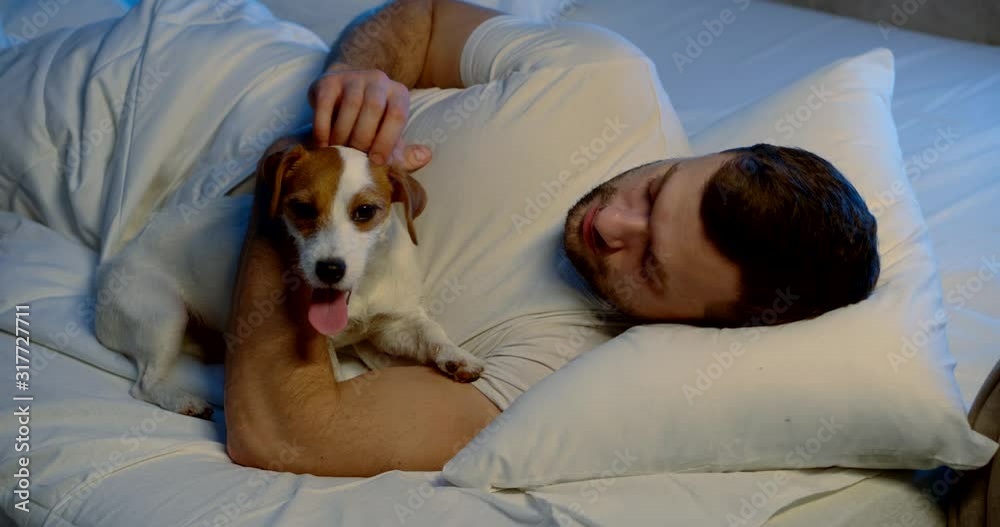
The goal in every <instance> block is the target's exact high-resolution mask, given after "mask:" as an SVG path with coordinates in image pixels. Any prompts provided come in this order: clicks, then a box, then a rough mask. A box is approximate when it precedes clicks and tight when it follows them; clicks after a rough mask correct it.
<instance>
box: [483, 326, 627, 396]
mask: <svg viewBox="0 0 1000 527" xmlns="http://www.w3.org/2000/svg"><path fill="white" fill-rule="evenodd" d="M559 318H560V317H543V318H542V319H541V320H537V321H535V322H533V323H530V324H529V325H528V326H527V327H524V328H519V330H518V333H519V335H518V336H516V337H514V338H512V339H510V340H509V343H507V344H502V345H500V346H497V347H496V348H494V349H493V350H491V351H490V352H489V353H488V354H487V355H486V356H485V357H484V358H485V360H486V368H485V369H484V370H483V373H482V375H481V376H480V377H479V379H477V380H475V381H473V383H472V385H473V386H475V387H476V388H478V389H479V391H480V392H482V393H483V395H485V396H486V398H487V399H489V400H490V401H492V402H493V404H495V405H497V407H498V408H500V410H506V409H507V407H509V406H510V405H511V403H513V402H514V400H515V399H517V398H518V397H520V396H521V394H523V393H524V392H525V391H527V390H528V388H530V387H532V386H533V385H535V384H537V383H538V382H539V381H541V380H542V379H544V378H545V377H547V376H548V375H549V374H551V373H552V372H554V371H556V370H558V369H559V368H562V367H563V366H565V365H566V364H567V363H569V362H570V361H571V360H573V359H574V358H576V357H577V356H579V355H581V354H583V353H585V352H587V351H590V350H591V349H593V348H596V347H598V346H600V345H601V344H604V343H605V342H607V341H608V340H610V339H611V338H612V337H613V336H614V335H615V334H617V333H618V332H620V331H622V330H623V329H624V326H623V327H621V328H618V329H617V330H616V329H615V328H614V327H609V326H601V325H598V324H596V323H594V324H589V323H588V324H581V323H580V322H579V319H575V320H558V319H559Z"/></svg>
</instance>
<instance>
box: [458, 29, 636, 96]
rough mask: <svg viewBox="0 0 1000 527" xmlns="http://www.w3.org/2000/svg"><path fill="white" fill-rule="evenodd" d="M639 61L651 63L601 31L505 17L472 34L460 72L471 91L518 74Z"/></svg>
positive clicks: (615, 36)
mask: <svg viewBox="0 0 1000 527" xmlns="http://www.w3.org/2000/svg"><path fill="white" fill-rule="evenodd" d="M635 59H639V60H645V61H648V60H649V59H648V58H646V56H645V54H643V53H642V51H640V50H639V48H637V47H635V45H633V44H632V43H631V42H629V41H628V40H626V39H625V38H624V37H622V36H621V35H618V34H617V33H614V32H612V31H609V30H607V29H604V28H601V27H599V26H594V25H590V24H583V23H571V22H564V23H559V24H548V23H541V22H534V21H531V20H526V19H523V18H519V17H516V16H511V15H502V16H497V17H494V18H491V19H488V20H486V21H485V22H483V23H482V24H480V25H479V27H477V28H476V29H475V30H473V32H472V34H471V35H469V38H468V40H467V41H466V43H465V48H464V49H463V50H462V58H461V65H460V68H461V70H460V71H461V76H462V82H463V83H464V84H465V85H466V86H473V85H476V84H485V83H488V82H491V81H495V80H498V79H502V78H504V77H507V76H509V75H511V74H514V73H528V72H532V71H536V70H539V69H547V68H562V69H565V68H572V67H577V66H581V65H584V64H594V63H601V62H611V61H618V60H635Z"/></svg>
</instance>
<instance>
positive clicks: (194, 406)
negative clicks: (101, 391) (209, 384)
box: [129, 383, 215, 420]
mask: <svg viewBox="0 0 1000 527" xmlns="http://www.w3.org/2000/svg"><path fill="white" fill-rule="evenodd" d="M129 393H130V394H131V395H132V397H134V398H136V399H139V400H141V401H146V402H149V403H153V404H155V405H157V406H159V407H160V408H163V409H164V410H168V411H171V412H174V413H178V414H181V415H188V416H191V417H199V418H201V419H207V420H211V419H212V415H213V414H214V413H215V410H214V409H213V408H212V405H210V404H208V401H206V400H204V399H202V398H201V397H198V396H195V395H191V394H190V393H188V392H186V391H184V390H182V389H180V388H174V387H172V386H166V385H165V384H163V383H159V384H157V385H155V386H154V387H153V388H151V389H146V390H143V389H141V388H139V385H138V384H136V385H133V386H132V389H131V390H129Z"/></svg>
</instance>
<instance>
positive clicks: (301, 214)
mask: <svg viewBox="0 0 1000 527" xmlns="http://www.w3.org/2000/svg"><path fill="white" fill-rule="evenodd" d="M261 167H262V168H261V169H260V170H259V174H258V177H262V178H263V181H265V182H269V183H265V188H267V189H268V191H269V194H268V195H267V196H266V197H267V198H268V199H267V202H268V203H269V207H268V217H269V218H271V219H276V218H278V217H279V216H281V215H283V216H284V217H285V219H287V220H288V222H289V223H290V224H291V225H292V226H293V227H294V228H295V229H296V230H297V231H299V233H300V234H301V235H302V236H304V237H309V236H310V235H312V234H313V233H315V232H316V230H318V229H319V228H320V226H322V225H323V224H324V223H326V222H327V221H328V218H327V216H328V215H329V214H330V210H331V209H332V206H331V205H332V203H333V199H334V196H335V195H336V192H337V185H338V184H339V183H340V176H341V174H342V172H343V169H344V161H343V159H342V158H341V157H340V153H339V152H338V151H337V149H335V148H322V149H318V150H308V149H306V148H305V147H304V146H302V145H294V146H291V147H289V148H287V149H285V150H279V151H277V152H274V153H272V154H271V155H270V156H268V157H266V158H265V159H264V160H262V161H261ZM262 197H264V196H262ZM262 201H263V200H262Z"/></svg>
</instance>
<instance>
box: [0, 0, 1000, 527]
mask: <svg viewBox="0 0 1000 527" xmlns="http://www.w3.org/2000/svg"><path fill="white" fill-rule="evenodd" d="M95 4H96V2H95ZM111 4H113V3H108V2H105V3H104V5H106V6H107V5H111ZM24 5H25V6H28V8H27V9H25V10H23V15H25V16H28V17H29V18H28V20H30V17H31V16H32V15H33V13H34V12H36V11H37V10H38V9H39V8H38V7H37V6H36V5H35V3H34V2H25V3H24ZM39 5H40V4H39ZM60 5H61V4H60ZM71 5H77V4H75V3H71ZM227 5H228V4H227ZM742 5H747V8H746V9H745V10H740V9H739V7H740V6H742ZM3 6H4V4H3V2H0V13H2V12H3V10H2V8H3ZM113 7H114V6H113V5H111V7H110V8H108V9H105V10H94V11H93V13H100V15H96V14H94V15H92V16H107V13H109V12H112V13H113V9H112V8H113ZM572 7H573V9H571V10H564V11H563V12H566V13H568V18H569V19H570V20H580V21H588V22H594V23H598V24H601V25H605V26H607V27H610V28H611V29H613V30H616V31H618V32H620V33H622V34H623V35H625V36H626V37H628V38H629V39H631V40H632V41H633V42H635V43H636V44H638V45H639V46H640V47H641V48H642V49H643V50H645V51H646V52H647V53H648V54H649V55H650V57H652V58H653V59H654V61H655V62H656V63H657V65H658V71H659V73H660V75H661V78H662V80H663V84H664V86H665V87H666V88H667V90H668V92H669V93H670V95H671V98H672V100H673V102H674V104H675V106H676V108H677V109H678V111H679V113H680V116H681V118H682V121H683V122H684V125H685V127H686V128H687V130H688V131H689V133H691V134H692V135H693V144H694V145H695V146H696V147H697V146H698V144H699V143H698V132H699V131H701V130H704V129H705V128H706V127H707V126H709V125H711V124H712V123H713V122H715V121H717V120H718V119H720V118H721V117H723V116H724V115H726V114H727V113H729V112H731V111H733V110H735V109H737V108H740V107H742V106H745V105H747V104H750V103H752V102H753V101H755V100H757V99H759V98H761V97H763V96H765V95H767V94H769V93H771V92H773V91H775V90H776V89H778V88H780V87H782V86H784V85H786V84H788V83H790V82H791V81H794V80H796V79H797V78H799V77H801V76H803V75H805V74H807V73H809V72H811V71H813V70H815V69H816V68H818V67H821V66H823V65H825V64H827V63H829V62H832V61H833V60H835V59H838V58H841V57H844V56H848V55H852V54H858V53H861V52H863V51H866V50H868V49H870V48H873V47H878V46H886V47H889V48H891V49H893V51H894V52H895V54H896V59H897V60H896V65H897V69H898V75H897V82H896V97H895V100H894V106H893V108H894V114H895V117H896V121H897V124H898V126H899V131H900V141H901V143H902V149H903V152H904V155H905V158H906V160H907V161H908V162H909V163H910V164H909V165H908V166H909V168H910V170H911V171H912V172H911V179H912V181H913V184H914V187H915V189H916V191H917V194H918V197H919V199H920V201H921V204H922V206H923V207H924V212H925V214H926V215H927V217H928V223H929V225H930V229H931V235H932V238H933V240H934V242H935V246H936V249H937V256H938V259H939V264H940V269H941V277H942V281H943V285H944V290H945V294H946V296H945V299H946V303H947V307H948V312H949V316H950V317H951V322H950V325H949V328H948V336H949V344H950V346H951V349H952V352H953V354H954V355H955V357H956V359H957V361H958V366H957V367H956V377H957V380H958V382H959V385H960V388H961V391H962V394H963V397H964V398H965V400H966V402H967V403H969V402H971V400H972V399H973V398H974V397H975V394H976V392H977V390H978V388H979V385H981V384H982V382H983V380H984V378H985V376H986V374H987V373H988V371H989V369H990V367H991V366H992V365H993V363H994V362H996V361H997V360H998V359H1000V346H998V345H997V343H998V342H1000V285H998V282H1000V281H998V280H994V279H990V280H984V279H979V280H978V281H976V280H974V278H975V277H976V276H977V273H979V272H980V271H981V270H982V269H983V268H984V267H986V268H988V264H987V263H984V260H983V258H986V262H991V261H992V260H990V259H991V258H994V257H996V256H998V255H1000V234H998V233H1000V212H998V211H996V210H995V209H994V208H992V207H991V206H990V204H991V203H994V202H996V200H997V198H998V197H1000V196H998V194H1000V185H998V183H997V182H998V181H1000V175H998V174H997V173H996V171H995V169H994V167H996V166H1000V148H998V147H1000V126H998V125H997V124H996V123H997V122H998V120H997V117H998V115H997V112H998V108H1000V90H998V89H997V87H998V86H997V85H998V83H1000V53H998V51H997V50H996V49H995V48H990V47H985V46H978V45H973V44H967V43H961V42H956V41H951V40H945V39H940V38H936V37H930V36H926V35H919V34H914V33H909V32H906V31H905V30H902V29H900V30H895V29H893V30H892V31H890V32H889V33H888V34H885V33H884V32H883V31H881V30H880V29H879V27H877V26H875V25H871V24H866V23H862V22H857V21H852V20H847V19H842V18H836V17H833V16H830V15H826V14H820V13H815V12H810V11H806V10H800V9H796V8H790V7H787V6H783V5H777V4H770V3H765V2H753V3H748V2H746V1H735V0H734V1H730V0H718V1H709V2H701V1H696V0H675V1H667V2H663V1H658V0H633V1H631V2H628V3H624V2H611V1H609V0H588V1H586V2H575V3H573V5H572ZM726 8H729V9H732V10H734V11H735V12H736V18H735V20H734V21H733V22H732V23H731V24H728V25H724V26H723V30H722V32H721V33H719V34H718V35H717V36H712V38H711V41H710V42H709V43H708V44H707V45H704V46H702V45H701V44H698V43H697V40H695V41H694V42H695V44H697V45H698V46H701V47H702V49H701V51H700V52H697V49H696V48H695V47H692V53H690V54H691V55H695V54H697V57H695V58H693V59H691V62H690V63H686V61H684V60H681V61H680V62H678V59H677V58H676V57H675V55H674V54H675V53H682V54H684V53H688V50H687V49H686V48H687V47H688V46H689V42H688V40H687V39H688V37H691V38H692V39H697V38H698V33H699V32H700V31H702V30H704V29H705V25H704V23H705V21H710V20H714V19H715V18H718V17H719V13H720V12H721V10H722V9H726ZM77 11H78V10H77V8H75V7H74V8H73V9H72V10H71V9H69V8H66V9H63V10H62V11H60V12H59V13H58V14H56V15H55V16H54V17H53V18H52V20H53V21H52V22H49V26H48V27H47V28H48V29H52V27H54V26H56V25H72V22H73V20H72V19H73V18H74V17H80V18H76V20H77V21H78V22H83V21H87V20H83V19H82V17H85V16H87V13H84V12H79V13H78V12H77ZM651 15H655V16H651ZM21 16H22V14H21V13H19V14H18V15H17V16H16V17H14V18H6V19H5V20H4V27H5V28H6V29H8V33H10V31H9V28H10V27H15V28H18V29H19V28H20V23H21V22H20V21H21ZM57 17H59V19H58V22H57V21H56V19H57ZM66 17H69V18H70V19H71V20H66V19H65V18H66ZM95 19H96V18H95ZM91 20H94V19H91ZM42 29H46V28H42ZM884 35H885V36H884ZM702 41H703V42H704V41H705V39H703V40H702ZM688 58H690V57H688ZM678 64H680V66H679V65H678ZM991 111H992V112H993V115H990V112H991ZM941 145H943V146H941ZM938 146H940V147H938ZM8 220H9V218H8ZM13 223H14V222H8V223H4V224H2V225H0V227H6V228H10V227H11V226H12V225H13ZM8 232H9V231H4V229H3V228H0V238H2V237H3V236H4V235H6V234H8ZM22 234H23V233H22ZM23 241H24V242H25V243H24V244H23V245H22V246H21V247H22V248H27V249H30V250H31V251H34V252H31V251H27V250H26V252H25V255H26V256H25V258H29V260H25V261H23V262H22V263H23V264H24V267H23V268H24V269H27V268H29V267H31V266H44V265H46V263H45V262H53V263H52V264H50V267H51V268H52V269H49V270H50V271H53V273H55V274H61V275H64V276H60V279H59V280H57V281H53V282H52V283H41V284H39V286H40V287H45V288H47V289H46V295H45V297H46V299H45V300H43V301H39V302H33V303H32V310H33V312H34V313H36V315H35V317H36V318H35V321H36V324H37V326H36V327H38V328H39V331H42V328H47V330H49V331H50V332H52V333H54V334H57V335H64V336H66V338H67V339H73V341H74V343H75V344H76V345H78V346H80V347H84V348H87V349H90V350H92V351H93V356H95V357H96V356H97V355H98V353H99V351H100V350H98V349H97V348H99V346H98V345H97V344H96V342H94V341H93V338H92V335H88V333H87V331H86V330H80V329H79V328H78V327H76V326H75V325H74V322H73V321H75V320H79V319H80V313H78V311H79V310H80V307H79V305H78V304H77V303H76V302H75V298H76V297H75V296H74V295H79V294H80V292H81V291H84V290H86V289H87V288H88V287H89V279H90V276H89V274H88V272H89V271H88V269H92V262H88V258H91V259H92V258H94V257H95V255H93V254H92V253H88V252H87V251H85V250H83V249H82V248H79V247H76V246H75V245H74V244H73V242H72V241H69V240H66V239H59V236H58V235H56V234H54V233H52V232H41V231H38V232H34V231H32V232H31V233H29V236H25V240H23ZM29 241H37V243H36V244H34V245H32V244H30V243H28V242H29ZM19 243H20V242H19ZM56 260H58V261H56ZM53 273H50V275H51V274H53ZM5 278H11V277H10V276H5ZM9 307H10V306H8V305H3V306H0V311H3V310H6V309H8V308H9ZM0 345H2V346H6V347H8V348H9V347H12V345H13V344H12V338H11V337H10V336H9V335H5V334H4V335H0ZM35 349H36V350H37V351H36V358H38V360H39V361H41V362H40V363H36V365H39V364H40V366H38V368H39V371H38V374H37V375H36V376H35V377H34V378H33V381H34V385H35V388H36V393H38V394H44V395H45V397H44V398H43V397H39V400H37V401H35V403H34V405H33V408H34V409H35V411H36V413H35V414H34V415H33V417H35V419H36V421H35V422H37V423H38V426H36V427H35V428H34V429H33V441H34V444H38V445H39V446H40V448H39V449H38V453H37V454H36V456H37V457H35V458H33V461H32V463H34V464H35V468H36V471H35V472H34V473H33V482H34V483H35V485H36V486H35V488H34V491H35V496H37V497H38V498H37V499H38V501H36V502H34V503H33V506H34V508H35V510H36V511H40V512H38V514H34V515H32V516H31V517H30V518H27V517H25V516H17V515H16V514H15V513H14V511H13V508H12V503H13V502H12V496H11V495H10V494H9V493H5V494H4V496H2V497H0V507H2V509H3V510H4V511H5V513H7V514H9V515H11V517H12V518H14V519H16V521H17V524H18V525H55V526H69V525H92V524H95V522H100V523H101V524H105V525H114V524H120V522H121V521H126V520H127V519H131V520H132V521H133V522H134V521H136V520H135V519H136V518H147V519H148V518H157V519H159V520H161V521H164V522H166V523H160V522H156V523H155V524H157V525H159V524H171V525H174V524H176V525H194V526H200V525H232V524H240V525H278V524H313V523H320V522H322V523H330V524H342V525H401V524H408V525H452V524H453V525H465V524H468V520H469V518H475V519H476V520H477V521H478V522H479V523H482V524H486V525H501V524H515V525H623V524H647V523H650V518H658V519H662V523H663V524H671V525H705V524H709V525H715V524H718V525H726V524H727V522H726V521H725V520H724V518H725V512H726V511H727V510H731V511H732V512H734V513H737V512H738V509H739V505H738V504H739V502H740V498H741V497H742V496H748V495H751V494H752V493H753V491H754V489H755V488H756V487H754V484H755V483H756V480H754V478H755V477H759V476H757V475H755V474H753V473H738V474H737V473H734V474H705V475H701V474H683V475H659V476H650V477H645V476H643V477H636V478H622V479H621V480H620V481H617V482H616V483H615V484H614V485H613V486H606V487H601V488H602V493H601V494H600V495H599V496H598V498H597V499H596V500H595V501H593V502H591V501H590V499H589V494H585V493H584V492H583V490H586V488H585V487H582V486H581V485H576V484H564V485H554V486H550V487H546V488H542V489H536V490H534V491H531V492H528V493H521V492H510V491H505V492H495V493H486V492H480V491H475V490H471V489H458V488H455V487H451V486H449V485H447V484H446V482H444V481H443V480H442V479H441V478H440V476H439V475H438V474H436V473H409V472H408V473H404V472H398V471H396V472H390V473H386V474H382V475H380V476H378V477H376V478H371V479H369V480H361V479H355V478H317V477H312V476H299V477H295V476H291V475H289V474H277V473H262V472H260V471H256V470H251V469H245V468H242V467H237V466H234V465H232V464H231V463H230V462H229V460H228V458H227V457H226V455H225V452H224V448H223V445H224V434H225V431H224V427H223V426H222V425H221V423H218V422H216V423H210V422H204V421H198V420H194V419H187V418H181V417H179V416H173V415H166V414H165V413H163V412H161V411H158V410H156V409H154V408H152V407H150V406H149V405H143V404H139V403H136V402H135V401H133V400H131V399H130V398H129V397H128V396H127V389H128V386H129V385H130V382H131V381H129V380H128V379H127V378H126V377H125V375H124V374H123V372H124V371H127V368H128V367H129V365H128V364H127V361H124V359H121V358H120V357H104V356H102V359H101V360H93V361H85V360H79V359H77V358H73V357H70V356H68V355H64V354H61V353H58V352H55V351H51V350H48V349H46V348H45V347H42V346H37V347H36V348H35ZM181 367H182V372H181V373H182V375H183V374H185V373H191V375H190V376H189V379H190V380H189V382H190V383H193V384H199V383H201V384H202V385H203V386H202V387H201V388H197V387H196V388H194V389H195V391H199V392H204V391H205V390H206V389H209V387H211V386H215V387H221V383H220V382H219V374H220V372H219V371H218V370H207V373H205V372H201V373H200V374H195V370H193V369H191V366H190V365H189V364H188V365H182V366H181ZM184 368H188V369H187V370H184ZM214 400H218V394H217V395H216V397H215V398H214ZM45 423H49V424H50V425H49V426H45ZM54 423H58V426H54V425H53V424H54ZM109 430H110V431H112V432H111V433H109ZM7 434H8V432H7V431H5V432H3V434H0V436H3V439H4V441H5V442H6V440H7ZM293 451H294V449H293ZM5 456H6V452H5ZM81 460H85V462H82V461H81ZM81 463H82V464H81ZM0 465H2V466H3V468H4V471H5V472H4V473H5V474H6V473H7V469H8V468H9V467H10V466H11V465H10V464H9V458H7V457H4V458H3V462H2V463H0ZM871 475H872V473H870V472H864V471H852V470H841V469H830V470H819V471H796V472H795V473H794V475H793V479H792V481H793V482H792V483H790V485H789V487H787V488H786V489H785V492H783V493H782V495H781V496H780V499H779V498H775V499H773V500H771V502H770V503H768V505H767V506H766V507H764V508H762V509H761V510H760V511H758V514H757V515H756V516H755V517H754V518H753V521H752V522H751V524H752V525H759V524H760V523H762V522H763V521H764V520H765V519H766V518H768V517H771V516H773V517H772V518H771V520H770V521H769V522H768V524H769V525H781V526H790V525H873V524H875V525H881V524H886V525H894V524H902V525H941V524H943V516H942V515H941V513H940V511H939V510H938V509H937V505H936V503H935V500H934V499H933V498H934V496H933V494H931V495H928V494H926V493H922V492H921V491H920V490H919V486H918V485H916V484H915V483H914V480H916V479H920V478H925V480H926V478H927V477H930V478H931V479H930V481H929V483H930V487H931V488H933V481H934V479H933V478H934V476H933V475H930V476H928V475H924V474H915V473H912V472H897V473H891V474H883V475H881V476H878V477H869V476H871ZM584 485H586V483H585V484H584ZM838 489H841V490H838ZM121 496H130V497H133V499H131V500H122V499H120V497H121ZM138 496H149V497H150V499H147V500H139V499H135V497H138ZM583 497H586V499H583ZM733 504H736V505H735V506H733ZM720 511H721V513H720ZM779 511H780V512H779ZM775 513H777V514H775ZM0 518H2V516H0ZM168 518H169V520H167V519H168ZM0 521H2V520H0ZM133 524H135V523H133Z"/></svg>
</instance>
